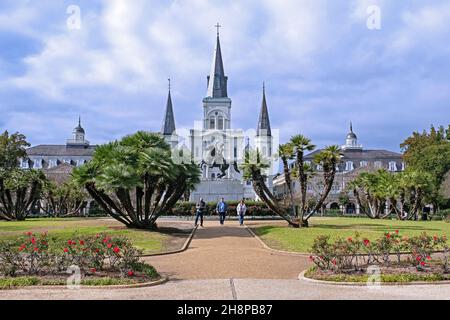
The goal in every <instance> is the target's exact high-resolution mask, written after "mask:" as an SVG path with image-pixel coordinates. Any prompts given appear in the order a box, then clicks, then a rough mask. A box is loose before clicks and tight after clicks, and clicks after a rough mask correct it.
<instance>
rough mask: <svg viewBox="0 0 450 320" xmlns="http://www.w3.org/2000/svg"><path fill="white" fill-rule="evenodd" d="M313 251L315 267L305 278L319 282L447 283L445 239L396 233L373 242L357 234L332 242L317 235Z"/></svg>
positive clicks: (448, 270) (447, 266)
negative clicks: (403, 235) (405, 235)
mask: <svg viewBox="0 0 450 320" xmlns="http://www.w3.org/2000/svg"><path fill="white" fill-rule="evenodd" d="M312 252H313V254H312V255H311V256H310V260H311V261H312V262H314V264H315V267H313V268H311V269H310V270H308V272H307V273H306V274H305V276H306V277H310V278H314V279H318V280H328V281H338V282H365V281H367V280H368V279H369V278H371V277H372V276H373V275H374V274H376V275H379V278H378V280H379V281H381V282H411V281H442V280H450V266H449V248H448V244H447V239H446V237H445V236H437V235H434V236H430V235H427V234H426V233H422V234H421V235H420V236H416V237H410V238H408V237H402V236H401V235H400V234H399V232H398V231H395V232H391V233H385V234H384V236H383V237H380V238H379V239H377V240H375V241H369V240H368V239H361V238H360V236H359V235H358V234H356V235H355V237H350V238H347V239H337V240H336V241H335V242H333V243H331V242H330V238H329V237H328V236H319V237H318V238H316V239H315V241H314V244H313V247H312Z"/></svg>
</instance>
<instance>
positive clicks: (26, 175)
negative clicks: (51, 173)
mask: <svg viewBox="0 0 450 320" xmlns="http://www.w3.org/2000/svg"><path fill="white" fill-rule="evenodd" d="M45 180H46V178H45V176H44V174H43V173H42V171H36V170H21V169H18V168H14V169H8V170H5V169H0V219H4V220H7V221H13V220H17V221H22V220H25V218H26V217H27V215H28V214H29V212H30V211H31V208H32V207H33V206H34V205H35V204H36V202H37V201H38V200H39V198H40V194H41V191H42V187H43V185H44V183H45Z"/></svg>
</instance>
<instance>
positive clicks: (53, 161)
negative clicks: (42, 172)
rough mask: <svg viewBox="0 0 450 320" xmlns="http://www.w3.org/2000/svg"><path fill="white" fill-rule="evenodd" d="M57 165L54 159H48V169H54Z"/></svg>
mask: <svg viewBox="0 0 450 320" xmlns="http://www.w3.org/2000/svg"><path fill="white" fill-rule="evenodd" d="M57 165H58V160H56V159H50V160H49V161H48V167H49V168H54V167H56V166H57Z"/></svg>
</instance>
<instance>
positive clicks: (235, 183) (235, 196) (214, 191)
mask: <svg viewBox="0 0 450 320" xmlns="http://www.w3.org/2000/svg"><path fill="white" fill-rule="evenodd" d="M243 197H244V185H243V184H242V183H241V181H239V180H229V179H223V180H202V181H201V182H200V183H199V184H198V185H197V186H196V189H195V190H194V191H192V192H191V198H190V201H193V202H197V201H198V200H199V199H200V198H203V200H204V201H205V202H215V201H219V200H220V199H221V198H225V201H239V200H241V199H242V198H243Z"/></svg>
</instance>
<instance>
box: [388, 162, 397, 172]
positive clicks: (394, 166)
mask: <svg viewBox="0 0 450 320" xmlns="http://www.w3.org/2000/svg"><path fill="white" fill-rule="evenodd" d="M389 171H397V163H396V162H395V161H391V162H389Z"/></svg>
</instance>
